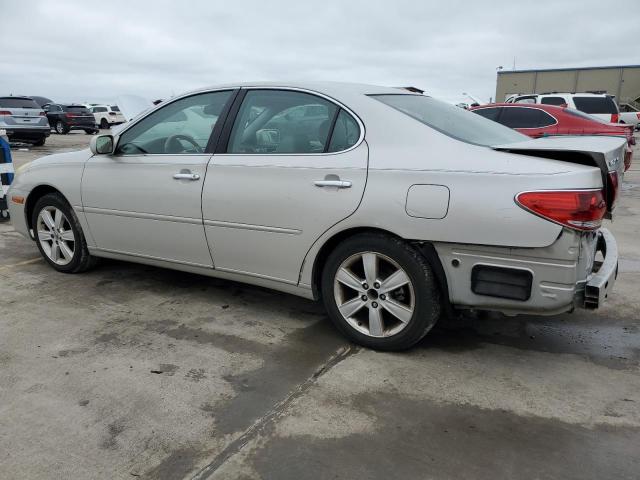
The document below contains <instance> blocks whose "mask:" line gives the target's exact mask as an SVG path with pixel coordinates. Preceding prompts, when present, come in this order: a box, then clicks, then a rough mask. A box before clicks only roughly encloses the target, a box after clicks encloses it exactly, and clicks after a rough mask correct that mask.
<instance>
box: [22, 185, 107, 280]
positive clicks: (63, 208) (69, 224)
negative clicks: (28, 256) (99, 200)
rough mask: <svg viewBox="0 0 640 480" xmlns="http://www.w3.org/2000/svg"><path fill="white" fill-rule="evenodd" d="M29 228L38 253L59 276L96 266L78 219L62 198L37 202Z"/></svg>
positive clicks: (51, 196) (47, 197)
mask: <svg viewBox="0 0 640 480" xmlns="http://www.w3.org/2000/svg"><path fill="white" fill-rule="evenodd" d="M31 224H32V225H33V230H34V233H35V236H36V244H37V245H38V250H40V253H41V254H42V256H43V257H44V259H45V260H46V261H47V263H49V265H51V266H52V267H53V268H55V269H56V270H58V271H59V272H65V273H79V272H82V271H85V270H87V269H88V268H91V267H92V266H93V265H94V264H95V259H94V258H93V257H91V255H90V254H89V249H88V248H87V242H86V240H85V238H84V233H83V232H82V227H81V226H80V222H79V221H78V217H77V216H76V214H75V212H74V211H73V208H71V206H70V205H69V204H68V203H67V201H66V200H65V199H64V198H63V197H62V195H60V194H57V193H49V194H47V195H44V196H43V197H42V198H40V199H38V201H37V202H36V204H35V207H34V209H33V218H32V223H31Z"/></svg>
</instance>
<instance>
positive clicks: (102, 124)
mask: <svg viewBox="0 0 640 480" xmlns="http://www.w3.org/2000/svg"><path fill="white" fill-rule="evenodd" d="M100 128H101V129H102V130H108V129H109V122H107V119H106V118H103V119H102V120H100Z"/></svg>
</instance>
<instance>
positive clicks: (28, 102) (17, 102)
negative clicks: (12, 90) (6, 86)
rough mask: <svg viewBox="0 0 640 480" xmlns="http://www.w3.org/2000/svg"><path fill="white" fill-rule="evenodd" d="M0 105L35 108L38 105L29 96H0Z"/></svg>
mask: <svg viewBox="0 0 640 480" xmlns="http://www.w3.org/2000/svg"><path fill="white" fill-rule="evenodd" d="M0 107H5V108H37V109H38V110H40V107H39V106H38V104H37V103H36V102H34V101H33V100H32V99H30V98H19V97H0Z"/></svg>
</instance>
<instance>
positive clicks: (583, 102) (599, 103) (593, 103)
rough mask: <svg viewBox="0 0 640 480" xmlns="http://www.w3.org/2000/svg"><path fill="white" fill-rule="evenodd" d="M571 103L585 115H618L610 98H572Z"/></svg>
mask: <svg viewBox="0 0 640 480" xmlns="http://www.w3.org/2000/svg"><path fill="white" fill-rule="evenodd" d="M573 103H575V104H576V108H577V109H578V110H582V111H583V112H585V113H618V107H616V103H615V102H614V101H613V99H612V98H611V97H573Z"/></svg>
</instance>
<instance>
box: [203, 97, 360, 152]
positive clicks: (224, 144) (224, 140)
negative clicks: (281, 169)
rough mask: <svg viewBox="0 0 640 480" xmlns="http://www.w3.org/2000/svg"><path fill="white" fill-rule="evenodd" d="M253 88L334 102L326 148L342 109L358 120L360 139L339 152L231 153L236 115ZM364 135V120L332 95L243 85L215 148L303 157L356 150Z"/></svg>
mask: <svg viewBox="0 0 640 480" xmlns="http://www.w3.org/2000/svg"><path fill="white" fill-rule="evenodd" d="M251 90H277V91H284V92H300V93H307V94H309V95H313V96H316V97H319V98H322V99H323V100H325V101H327V102H330V103H332V104H334V105H335V106H336V107H337V108H336V115H335V118H334V119H333V120H334V121H333V124H332V125H331V129H330V132H329V135H328V136H327V145H325V150H326V149H327V148H328V144H329V143H330V142H331V137H332V135H333V128H334V127H335V121H336V120H337V118H338V112H340V110H341V109H342V110H344V111H345V112H346V113H348V114H349V115H351V117H353V118H354V119H355V121H356V123H357V124H358V128H359V129H360V135H359V137H358V140H357V141H356V143H354V144H353V145H352V146H351V147H349V148H347V149H345V150H340V151H337V152H326V151H323V152H307V153H276V154H273V153H264V154H263V153H229V152H227V150H228V147H229V139H230V137H231V130H232V129H233V124H234V123H235V121H236V117H237V116H238V113H239V112H240V107H241V105H242V102H243V101H244V97H245V96H246V95H247V93H248V92H249V91H251ZM364 137H365V128H364V123H363V122H362V120H361V119H360V117H359V116H358V115H356V114H355V113H354V112H353V110H351V109H350V108H349V107H347V106H345V105H344V104H343V103H341V102H339V101H338V100H336V99H335V98H333V97H330V96H329V95H325V94H323V93H321V92H317V91H315V90H309V89H306V88H297V87H273V86H268V87H264V86H255V87H241V88H240V93H239V94H238V95H237V96H236V98H235V101H234V104H233V107H232V108H231V111H230V112H229V115H228V116H227V118H226V120H225V125H224V128H223V131H222V135H221V137H220V140H219V141H218V145H217V148H216V150H215V153H214V155H229V156H243V157H256V156H271V157H280V156H283V157H291V156H294V157H301V156H305V157H306V156H321V155H340V154H342V153H346V152H350V151H351V150H355V149H356V148H358V147H359V146H360V144H361V143H362V142H363V141H364Z"/></svg>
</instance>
